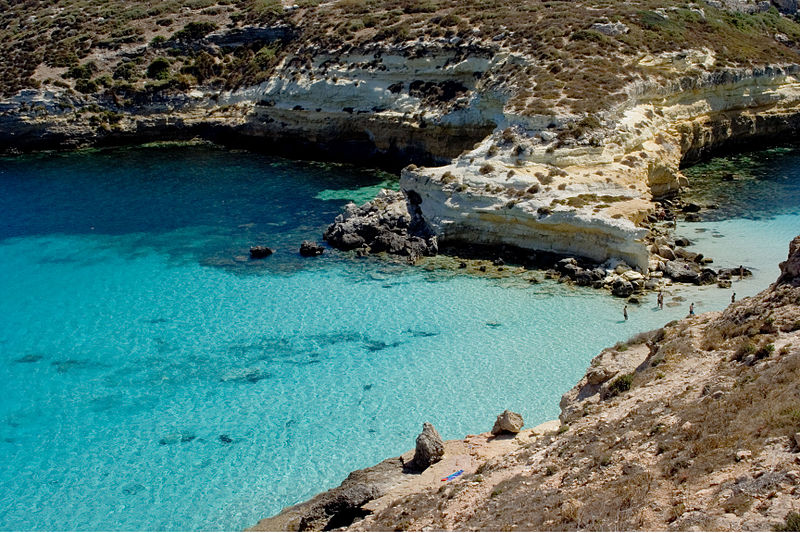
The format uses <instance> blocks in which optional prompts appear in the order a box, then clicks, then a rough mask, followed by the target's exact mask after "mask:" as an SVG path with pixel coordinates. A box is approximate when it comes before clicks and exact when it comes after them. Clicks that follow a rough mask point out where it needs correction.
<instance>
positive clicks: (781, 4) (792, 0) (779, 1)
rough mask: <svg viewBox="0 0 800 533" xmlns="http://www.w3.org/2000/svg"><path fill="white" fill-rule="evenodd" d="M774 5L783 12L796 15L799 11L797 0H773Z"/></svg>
mask: <svg viewBox="0 0 800 533" xmlns="http://www.w3.org/2000/svg"><path fill="white" fill-rule="evenodd" d="M772 5H774V6H775V7H777V8H778V11H780V12H781V13H786V14H787V15H794V14H795V13H797V0H772Z"/></svg>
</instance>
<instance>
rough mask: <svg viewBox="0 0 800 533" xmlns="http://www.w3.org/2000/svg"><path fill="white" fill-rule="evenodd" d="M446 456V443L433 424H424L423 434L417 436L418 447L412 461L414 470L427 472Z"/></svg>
mask: <svg viewBox="0 0 800 533" xmlns="http://www.w3.org/2000/svg"><path fill="white" fill-rule="evenodd" d="M443 456H444V441H443V440H442V437H441V435H439V432H438V431H436V428H434V427H433V424H430V423H428V422H425V423H424V424H422V433H420V434H419V435H418V436H417V447H416V450H415V451H414V458H413V459H412V460H411V464H410V465H409V466H411V467H412V468H414V469H416V470H425V469H426V468H428V467H429V466H431V465H432V464H433V463H437V462H439V461H441V459H442V457H443Z"/></svg>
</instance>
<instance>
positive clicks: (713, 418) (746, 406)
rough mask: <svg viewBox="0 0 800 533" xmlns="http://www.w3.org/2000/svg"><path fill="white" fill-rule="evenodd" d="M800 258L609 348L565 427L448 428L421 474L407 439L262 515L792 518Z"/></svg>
mask: <svg viewBox="0 0 800 533" xmlns="http://www.w3.org/2000/svg"><path fill="white" fill-rule="evenodd" d="M799 261H800V237H798V238H796V239H795V240H794V241H793V243H792V245H791V249H790V255H789V258H788V260H787V261H786V262H785V263H783V264H782V266H781V269H782V274H781V276H780V278H779V279H778V281H777V282H776V283H775V284H773V285H772V286H771V287H770V288H768V289H767V290H765V291H763V292H761V293H760V294H758V295H756V296H754V297H752V298H747V299H744V300H742V301H739V302H736V303H735V304H731V305H730V306H729V307H728V308H727V309H726V310H724V311H722V312H713V313H706V314H703V315H699V316H693V317H688V318H686V319H684V320H681V321H675V322H671V323H669V324H667V325H666V326H664V327H663V328H661V329H659V330H656V331H651V332H648V333H643V334H641V335H638V336H636V337H634V338H632V339H630V340H629V341H628V342H626V343H620V344H618V345H616V346H614V347H613V348H608V349H607V350H604V351H603V352H602V353H601V354H600V355H598V356H597V357H596V358H595V359H594V360H592V363H591V365H590V367H589V369H588V370H587V373H586V375H585V377H584V378H583V379H582V380H581V381H580V382H579V383H578V384H577V385H576V386H575V387H574V388H573V389H572V390H570V391H569V392H567V393H566V394H565V395H564V397H563V399H562V401H561V409H562V412H561V420H560V422H561V425H560V427H559V426H558V423H556V424H555V426H550V427H548V426H544V427H539V428H534V429H533V430H522V431H521V432H519V433H517V434H516V435H508V436H505V437H503V436H495V435H493V434H491V433H488V432H487V433H485V434H481V435H470V436H468V437H467V438H466V439H464V440H463V441H448V442H447V443H445V455H444V457H443V458H442V459H441V461H440V462H439V463H436V465H433V466H431V467H429V468H428V469H427V470H425V471H424V472H423V473H422V474H418V473H408V472H407V473H405V474H404V473H403V472H402V470H403V466H402V465H403V464H404V462H408V460H410V458H411V456H412V453H413V452H409V453H408V454H405V455H404V456H403V457H402V458H398V459H391V460H388V461H386V462H384V463H381V465H378V467H375V468H374V469H367V470H363V471H359V472H357V473H354V474H351V476H350V477H349V478H348V480H347V481H345V483H344V484H343V485H342V487H340V488H338V489H334V490H332V491H330V492H329V493H326V494H324V495H321V496H319V497H317V498H315V499H314V500H312V501H311V502H310V503H309V504H301V505H299V506H296V507H294V508H292V509H290V510H287V511H286V512H284V513H282V514H281V515H278V516H277V517H275V518H272V519H269V520H266V521H264V522H262V523H261V524H259V528H261V529H301V530H302V529H325V528H331V527H342V526H347V527H348V529H351V530H358V531H372V530H378V531H387V530H395V531H397V530H430V529H433V530H439V529H444V530H476V529H477V530H503V531H505V530H516V529H519V530H550V531H553V530H578V529H587V530H634V529H641V530H670V531H686V530H689V531H693V530H706V531H707V530H734V531H736V530H760V531H766V530H772V529H777V530H789V531H794V530H795V529H796V527H797V525H798V523H800V514H799V511H800V491H798V488H797V487H798V482H800V468H798V463H800V453H799V452H800V414H798V405H797V401H798V394H799V393H800V288H799V287H798V271H797V268H796V266H797V264H798V262H799ZM487 429H488V425H487ZM457 470H463V474H462V475H460V476H457V477H455V478H451V479H448V480H444V478H445V477H446V476H447V475H449V474H450V473H452V472H455V471H457ZM372 472H376V473H377V474H376V475H373V474H372ZM367 489H369V490H367ZM367 493H369V494H367ZM354 495H358V496H359V497H358V498H355V497H353V496H354ZM324 501H327V502H329V503H330V502H339V503H340V504H342V505H340V506H339V507H336V506H334V505H329V508H328V510H327V511H325V507H324V506H320V505H319V503H320V502H324ZM344 502H346V504H345V503H344ZM345 509H346V511H345ZM336 513H338V514H336ZM334 515H336V516H337V517H338V518H340V519H343V518H346V520H336V521H332V522H331V521H329V520H331V517H332V516H334ZM312 518H313V519H314V520H315V521H310V520H311V519H312ZM348 523H349V525H348Z"/></svg>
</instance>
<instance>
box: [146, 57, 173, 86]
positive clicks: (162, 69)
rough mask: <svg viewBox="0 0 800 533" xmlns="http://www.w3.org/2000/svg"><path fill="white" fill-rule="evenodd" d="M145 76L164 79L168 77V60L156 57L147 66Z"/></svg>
mask: <svg viewBox="0 0 800 533" xmlns="http://www.w3.org/2000/svg"><path fill="white" fill-rule="evenodd" d="M147 77H148V78H150V79H153V80H166V79H167V78H169V60H168V59H167V58H165V57H157V58H155V59H154V60H153V62H152V63H150V64H149V65H148V66H147Z"/></svg>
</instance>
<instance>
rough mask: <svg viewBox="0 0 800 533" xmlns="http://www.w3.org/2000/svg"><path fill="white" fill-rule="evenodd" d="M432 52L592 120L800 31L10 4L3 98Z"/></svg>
mask: <svg viewBox="0 0 800 533" xmlns="http://www.w3.org/2000/svg"><path fill="white" fill-rule="evenodd" d="M712 3H713V4H715V5H721V4H719V3H717V2H712ZM253 28H256V29H258V28H272V29H273V30H274V31H271V32H268V31H261V32H259V31H252V30H253ZM244 29H248V30H250V31H244ZM237 30H239V32H240V38H238V39H237V38H232V37H230V36H231V35H233V34H235V32H236V31H237ZM226 34H227V35H228V36H229V37H227V38H226V37H225V35H226ZM213 36H217V37H216V38H213ZM421 42H435V43H438V45H440V46H443V47H451V48H453V49H455V50H458V51H460V53H463V54H470V53H473V52H479V53H483V54H487V53H488V54H491V53H496V52H498V51H500V50H505V51H507V52H510V53H512V54H514V55H515V56H518V57H519V58H520V60H518V61H507V62H506V63H505V65H504V66H503V68H502V69H501V71H500V72H498V73H496V75H495V76H494V77H493V79H492V80H490V81H487V83H491V84H496V85H497V86H498V88H500V89H501V90H505V91H508V94H509V96H510V97H511V98H510V101H509V103H510V106H511V108H512V109H514V110H515V111H517V112H520V113H527V114H534V113H543V112H547V111H548V110H551V109H554V108H560V109H565V110H571V111H573V112H577V113H583V112H587V111H591V110H592V109H593V108H594V107H596V106H597V103H598V102H604V103H605V104H606V105H609V104H611V105H613V104H614V103H616V102H621V101H623V100H624V99H625V98H626V93H625V88H626V87H629V86H630V84H631V83H634V82H637V81H653V80H656V81H658V80H669V79H674V78H677V77H678V76H680V75H683V74H685V73H687V68H688V67H687V66H686V62H687V57H688V55H689V51H702V53H701V54H700V55H701V56H702V58H705V59H701V60H694V59H691V58H690V59H691V60H690V61H689V63H690V65H689V66H690V67H691V68H701V69H704V70H708V71H713V70H716V69H719V68H725V67H759V66H764V65H766V64H776V63H795V62H798V58H800V54H798V48H797V43H800V24H798V23H797V22H796V21H795V20H794V19H793V18H792V17H789V16H786V15H782V14H781V13H779V12H778V10H777V9H776V8H775V7H772V8H770V9H768V10H764V9H763V7H758V6H757V5H756V4H748V3H742V4H737V9H735V10H731V9H723V8H722V7H713V6H712V5H710V4H707V3H705V2H690V1H686V0H636V1H631V2H623V1H618V0H591V1H579V2H575V1H562V0H544V1H542V0H523V1H511V0H338V1H334V2H325V3H322V2H320V1H319V0H300V1H299V2H298V3H297V4H294V3H293V4H291V5H284V4H282V3H281V2H279V1H278V0H167V1H163V2H153V1H145V0H135V1H129V0H99V1H93V2H90V1H88V0H58V1H55V2H50V1H44V0H24V1H13V2H12V1H9V0H3V1H0V53H2V55H3V57H4V58H5V59H6V60H5V61H4V62H3V63H2V64H1V65H0V84H2V85H0V91H1V92H2V94H3V95H4V96H9V95H12V94H14V93H16V92H17V91H19V90H20V89H24V88H32V87H33V88H35V87H39V86H41V85H43V84H44V85H51V86H62V87H64V88H69V89H72V90H75V91H78V92H82V93H86V94H93V93H102V92H107V93H114V92H119V91H165V90H187V89H189V88H192V87H196V86H204V87H211V88H216V89H220V90H222V89H233V88H237V87H242V86H247V85H251V84H256V83H259V82H261V81H264V80H265V79H267V78H268V77H269V76H270V75H271V73H272V72H273V71H274V69H275V67H276V65H278V64H279V63H280V61H281V59H283V58H285V57H287V56H291V57H293V58H294V61H295V62H298V63H303V62H306V63H308V62H311V61H313V60H314V59H316V58H318V56H319V54H320V52H321V51H325V52H326V53H332V54H341V53H346V52H348V51H354V50H362V49H367V48H369V47H370V46H372V45H381V46H394V47H397V48H402V49H404V50H405V52H404V53H408V54H414V53H420V52H419V51H418V50H417V51H416V52H415V51H414V46H405V45H412V44H413V43H417V44H418V43H421ZM670 53H671V55H670ZM695 55H697V54H695ZM698 65H700V66H699V67H698Z"/></svg>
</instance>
